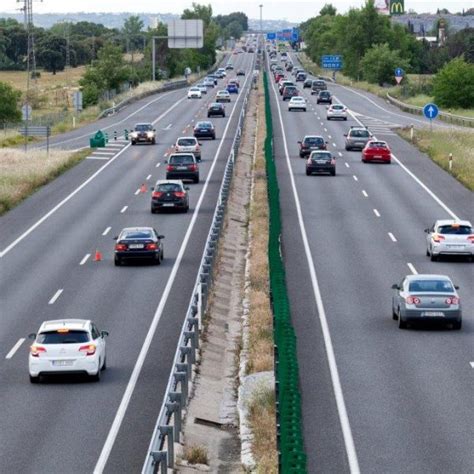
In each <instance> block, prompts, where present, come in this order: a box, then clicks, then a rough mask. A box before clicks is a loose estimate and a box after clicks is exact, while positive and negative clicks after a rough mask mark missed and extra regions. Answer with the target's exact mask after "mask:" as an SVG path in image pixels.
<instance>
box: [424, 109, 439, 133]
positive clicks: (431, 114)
mask: <svg viewBox="0 0 474 474" xmlns="http://www.w3.org/2000/svg"><path fill="white" fill-rule="evenodd" d="M438 114H439V109H438V106H437V105H436V104H432V103H429V104H426V105H425V106H424V107H423V115H424V116H425V117H426V118H427V119H428V120H429V121H430V130H433V120H434V119H435V118H436V117H437V116H438Z"/></svg>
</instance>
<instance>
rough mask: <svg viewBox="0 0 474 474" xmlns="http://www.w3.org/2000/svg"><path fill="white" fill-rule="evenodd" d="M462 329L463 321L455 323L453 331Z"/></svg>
mask: <svg viewBox="0 0 474 474" xmlns="http://www.w3.org/2000/svg"><path fill="white" fill-rule="evenodd" d="M461 328H462V319H461V320H460V321H456V322H454V323H453V329H456V330H459V329H461Z"/></svg>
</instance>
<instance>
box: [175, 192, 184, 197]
mask: <svg viewBox="0 0 474 474" xmlns="http://www.w3.org/2000/svg"><path fill="white" fill-rule="evenodd" d="M174 195H175V196H176V197H177V198H184V196H186V193H184V192H183V191H176V192H175V193H174Z"/></svg>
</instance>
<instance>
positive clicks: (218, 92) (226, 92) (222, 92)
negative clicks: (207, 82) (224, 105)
mask: <svg viewBox="0 0 474 474" xmlns="http://www.w3.org/2000/svg"><path fill="white" fill-rule="evenodd" d="M228 93H229V91H217V94H224V95H227V94H228Z"/></svg>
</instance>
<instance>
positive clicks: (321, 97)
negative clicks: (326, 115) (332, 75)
mask: <svg viewBox="0 0 474 474" xmlns="http://www.w3.org/2000/svg"><path fill="white" fill-rule="evenodd" d="M316 103H317V104H332V95H331V93H330V92H329V91H319V93H318V98H317V99H316Z"/></svg>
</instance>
